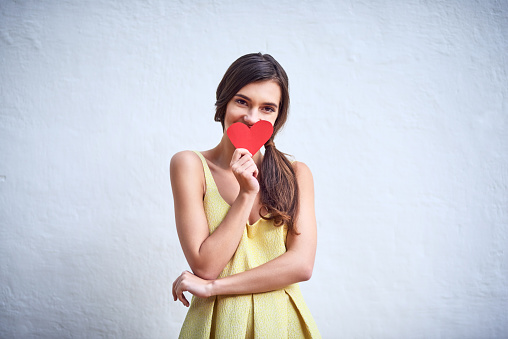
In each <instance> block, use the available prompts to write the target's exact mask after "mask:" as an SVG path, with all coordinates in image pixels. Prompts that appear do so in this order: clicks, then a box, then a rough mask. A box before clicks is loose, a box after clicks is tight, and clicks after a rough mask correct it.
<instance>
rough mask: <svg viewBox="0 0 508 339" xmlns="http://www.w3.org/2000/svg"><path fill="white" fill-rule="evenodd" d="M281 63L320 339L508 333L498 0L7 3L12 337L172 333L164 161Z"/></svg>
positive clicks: (5, 118)
mask: <svg viewBox="0 0 508 339" xmlns="http://www.w3.org/2000/svg"><path fill="white" fill-rule="evenodd" d="M259 51H260V52H263V53H269V54H272V55H273V56H274V57H275V58H276V59H277V60H278V61H279V62H280V63H281V64H282V65H283V67H284V68H285V69H286V71H287V73H288V75H289V79H290V91H291V92H290V93H291V111H290V117H289V122H288V124H287V125H286V127H285V129H284V130H283V133H282V134H281V135H279V137H278V138H277V140H276V144H277V146H278V148H279V149H281V150H282V151H284V152H286V153H289V154H292V155H293V156H294V157H295V158H296V159H297V160H300V161H303V162H305V163H307V164H308V165H309V167H310V168H311V170H312V171H313V174H314V180H315V191H316V211H317V221H318V232H319V238H318V251H317V258H316V264H315V268H314V274H313V277H312V279H311V280H310V281H308V282H304V283H301V288H302V290H303V293H304V297H305V299H306V301H307V304H308V306H309V308H310V309H311V312H312V313H313V315H314V318H315V320H316V322H317V324H318V327H319V329H320V331H321V333H322V335H323V337H324V338H395V339H396V338H482V339H483V338H506V337H508V267H507V263H508V251H507V248H508V57H507V56H508V2H507V1H494V0H490V1H470V0H467V1H460V0H449V1H438V0H433V1H430V0H429V1H416V0H411V1H381V0H379V1H377V0H376V1H355V0H352V1H332V0H328V1H293V0H291V1H290V0H285V1H273V0H270V1H257V2H254V1H248V2H247V1H245V2H242V1H233V0H216V1H204V0H203V1H183V0H182V1H165V0H146V1H134V0H129V1H125V0H115V1H99V0H96V1H92V0H90V1H78V0H58V1H56V0H52V1H51V0H47V1H35V0H33V1H30V0H26V1H14V0H1V1H0V213H1V214H0V217H1V224H0V269H1V273H0V337H1V338H101V337H104V338H106V337H107V338H175V337H176V336H177V335H178V332H179V329H180V326H181V324H182V321H183V319H184V316H185V313H186V311H187V309H186V308H185V307H184V306H182V305H181V304H180V303H176V302H173V301H172V296H171V284H172V282H173V280H174V279H175V278H176V277H177V275H178V274H179V273H180V272H181V271H183V270H184V269H187V268H188V266H187V263H186V261H185V258H184V256H183V253H182V250H181V248H180V244H179V241H178V237H177V234H176V229H175V223H174V212H173V200H172V194H171V185H170V181H169V170H168V168H169V161H170V159H171V156H172V155H173V154H174V153H176V152H177V151H179V150H184V149H190V150H205V149H209V148H211V147H213V146H215V145H216V144H217V143H218V142H219V140H220V138H221V135H222V130H221V126H220V124H219V123H217V122H214V121H213V115H214V103H215V90H216V87H217V84H218V83H219V81H220V80H221V78H222V75H223V74H224V72H225V70H226V68H227V67H228V66H229V65H230V64H231V63H232V62H233V61H234V60H235V59H236V58H238V57H239V56H241V55H243V54H246V53H251V52H259Z"/></svg>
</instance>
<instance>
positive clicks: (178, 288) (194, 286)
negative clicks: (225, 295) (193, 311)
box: [173, 271, 213, 307]
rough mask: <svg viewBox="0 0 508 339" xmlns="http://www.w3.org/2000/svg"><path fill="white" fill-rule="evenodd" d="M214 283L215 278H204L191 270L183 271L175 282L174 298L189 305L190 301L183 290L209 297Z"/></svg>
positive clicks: (201, 296)
mask: <svg viewBox="0 0 508 339" xmlns="http://www.w3.org/2000/svg"><path fill="white" fill-rule="evenodd" d="M212 283H213V280H204V279H201V278H200V277H197V276H195V275H194V274H192V273H190V272H189V271H183V272H182V274H180V276H179V277H178V278H177V279H176V280H175V282H174V283H173V299H174V300H175V301H176V299H178V300H180V301H181V302H182V304H184V305H185V306H187V307H189V301H188V300H187V298H185V295H184V294H183V292H185V291H187V292H190V293H192V294H193V295H195V296H196V297H199V298H208V297H210V296H211V295H212Z"/></svg>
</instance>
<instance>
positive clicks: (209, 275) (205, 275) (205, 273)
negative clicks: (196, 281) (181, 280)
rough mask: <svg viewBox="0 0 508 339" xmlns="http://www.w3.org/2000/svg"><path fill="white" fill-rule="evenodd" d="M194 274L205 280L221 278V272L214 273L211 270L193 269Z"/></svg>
mask: <svg viewBox="0 0 508 339" xmlns="http://www.w3.org/2000/svg"><path fill="white" fill-rule="evenodd" d="M192 273H194V275H196V276H198V277H200V278H201V279H204V280H215V279H217V278H218V277H219V275H220V272H219V273H217V272H213V271H212V270H210V269H207V268H206V267H205V268H198V267H196V268H192Z"/></svg>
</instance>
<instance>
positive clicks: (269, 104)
mask: <svg viewBox="0 0 508 339" xmlns="http://www.w3.org/2000/svg"><path fill="white" fill-rule="evenodd" d="M236 96H237V97H240V98H242V99H245V100H247V101H248V102H251V101H252V100H251V99H250V98H249V97H248V96H246V95H243V94H240V93H237V94H236ZM263 105H267V106H273V107H275V108H278V106H277V105H276V104H274V103H273V102H264V103H263Z"/></svg>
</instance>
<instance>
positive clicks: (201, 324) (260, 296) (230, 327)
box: [179, 152, 321, 339]
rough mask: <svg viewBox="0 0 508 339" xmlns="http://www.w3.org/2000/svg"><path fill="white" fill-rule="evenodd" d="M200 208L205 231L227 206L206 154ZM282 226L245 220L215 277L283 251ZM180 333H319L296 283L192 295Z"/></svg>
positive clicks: (297, 335)
mask: <svg viewBox="0 0 508 339" xmlns="http://www.w3.org/2000/svg"><path fill="white" fill-rule="evenodd" d="M195 153H196V154H197V155H198V156H199V157H200V158H201V161H202V163H203V170H204V173H205V179H206V192H205V196H204V208H205V214H206V218H207V221H208V228H209V230H210V234H211V233H212V232H213V231H214V230H215V229H216V228H217V226H219V224H220V223H221V222H222V220H223V219H224V218H225V216H226V214H227V212H228V210H229V208H230V206H229V205H228V204H227V203H226V202H225V201H224V199H223V198H222V197H221V195H220V194H219V191H218V189H217V186H216V184H215V181H214V179H213V176H212V173H211V172H210V169H209V167H208V164H207V163H206V159H205V158H204V157H203V155H202V154H201V153H199V152H195ZM286 235H287V229H286V228H285V227H284V226H282V227H275V226H274V225H273V222H272V221H268V220H264V219H259V220H258V221H256V222H255V223H254V224H252V225H250V224H249V223H247V224H246V226H245V230H244V232H243V236H242V239H241V240H240V243H239V245H238V248H237V250H236V252H235V254H234V255H233V257H232V258H231V260H230V261H229V263H228V264H227V265H226V267H224V270H223V271H222V273H221V274H220V276H219V278H223V277H226V276H229V275H233V274H236V273H240V272H244V271H247V270H249V269H252V268H254V267H256V266H259V265H262V264H264V263H266V262H268V261H270V260H272V259H274V258H277V257H278V256H280V255H281V254H283V253H285V252H286ZM179 338H220V339H222V338H321V336H320V334H319V331H318V329H317V326H316V323H315V322H314V319H313V318H312V315H311V314H310V311H309V309H308V308H307V305H306V304H305V301H304V300H303V296H302V293H301V292H300V288H299V286H298V284H292V285H289V286H287V287H285V288H283V289H280V290H276V291H271V292H265V293H256V294H247V295H217V296H212V297H209V298H198V297H195V296H193V297H192V300H191V304H190V307H189V310H188V312H187V316H186V318H185V321H184V323H183V326H182V329H181V331H180V337H179Z"/></svg>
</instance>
